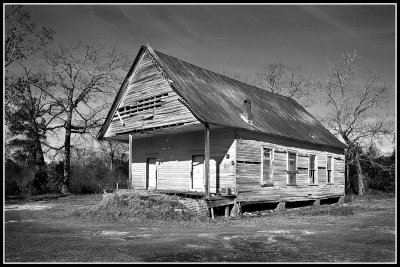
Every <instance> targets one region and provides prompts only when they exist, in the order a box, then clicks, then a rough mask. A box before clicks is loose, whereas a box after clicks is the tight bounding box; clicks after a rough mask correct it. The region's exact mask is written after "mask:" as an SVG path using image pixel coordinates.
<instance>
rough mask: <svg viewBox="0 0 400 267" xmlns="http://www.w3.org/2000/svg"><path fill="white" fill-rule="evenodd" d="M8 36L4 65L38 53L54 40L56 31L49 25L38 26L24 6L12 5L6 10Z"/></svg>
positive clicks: (6, 65)
mask: <svg viewBox="0 0 400 267" xmlns="http://www.w3.org/2000/svg"><path fill="white" fill-rule="evenodd" d="M5 29H6V36H5V42H4V56H5V58H4V65H5V67H6V68H7V67H8V66H10V64H11V63H13V62H15V61H23V60H26V59H28V58H29V57H30V56H32V55H34V54H36V53H37V52H38V51H40V50H41V49H43V47H45V46H46V45H48V44H49V43H51V42H52V41H53V35H54V31H53V30H52V29H51V28H49V27H42V28H38V27H37V26H36V24H35V23H34V22H32V21H31V17H30V14H29V12H28V11H27V10H25V9H24V7H23V6H20V5H12V6H10V7H9V10H8V12H6V18H5Z"/></svg>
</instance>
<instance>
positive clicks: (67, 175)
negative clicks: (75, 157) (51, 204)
mask: <svg viewBox="0 0 400 267" xmlns="http://www.w3.org/2000/svg"><path fill="white" fill-rule="evenodd" d="M71 122H72V116H68V119H67V124H66V129H65V142H64V180H63V184H62V187H61V193H62V194H69V181H70V179H71Z"/></svg>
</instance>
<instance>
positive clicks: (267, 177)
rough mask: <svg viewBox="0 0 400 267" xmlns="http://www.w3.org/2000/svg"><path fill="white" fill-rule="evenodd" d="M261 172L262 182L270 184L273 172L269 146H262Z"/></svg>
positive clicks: (271, 153) (271, 151)
mask: <svg viewBox="0 0 400 267" xmlns="http://www.w3.org/2000/svg"><path fill="white" fill-rule="evenodd" d="M262 168H263V174H262V184H263V185H272V174H273V150H272V149H270V148H265V147H264V148H263V165H262Z"/></svg>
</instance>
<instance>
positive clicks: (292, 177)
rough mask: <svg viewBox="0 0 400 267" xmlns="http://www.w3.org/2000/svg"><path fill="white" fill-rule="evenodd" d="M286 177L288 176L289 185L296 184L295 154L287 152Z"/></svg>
mask: <svg viewBox="0 0 400 267" xmlns="http://www.w3.org/2000/svg"><path fill="white" fill-rule="evenodd" d="M288 169H289V170H288V172H287V173H288V175H289V181H288V184H289V185H295V184H296V173H297V170H296V153H292V152H289V154H288Z"/></svg>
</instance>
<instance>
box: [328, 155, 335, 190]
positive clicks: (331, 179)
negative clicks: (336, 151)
mask: <svg viewBox="0 0 400 267" xmlns="http://www.w3.org/2000/svg"><path fill="white" fill-rule="evenodd" d="M329 158H330V159H331V168H330V169H328V159H329ZM329 171H330V175H329ZM333 171H334V156H333V155H327V156H326V184H334V181H333ZM329 177H330V179H329Z"/></svg>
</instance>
